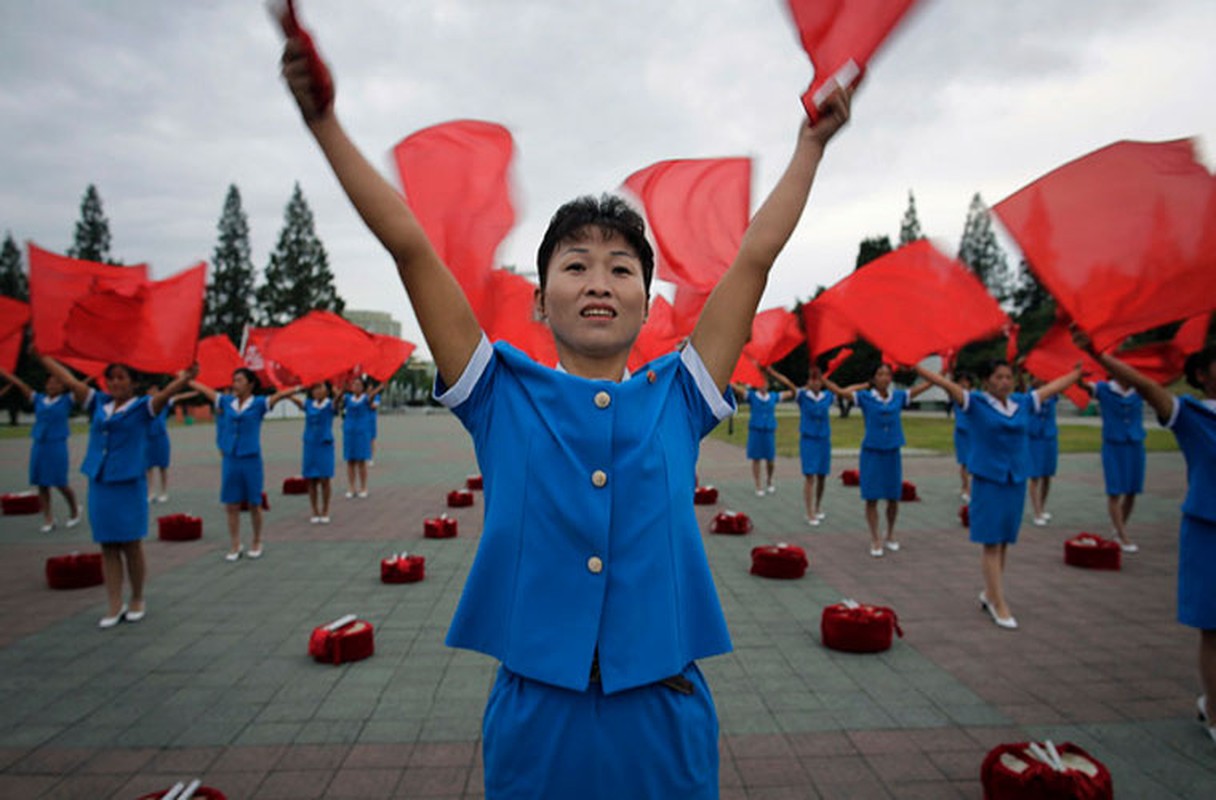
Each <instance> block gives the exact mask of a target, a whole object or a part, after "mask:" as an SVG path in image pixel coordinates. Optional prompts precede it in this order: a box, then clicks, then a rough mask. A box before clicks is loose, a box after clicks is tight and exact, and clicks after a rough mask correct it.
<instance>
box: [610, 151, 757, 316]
mask: <svg viewBox="0 0 1216 800" xmlns="http://www.w3.org/2000/svg"><path fill="white" fill-rule="evenodd" d="M751 180H752V162H751V159H749V158H712V159H683V160H675V161H660V162H658V163H657V164H652V165H651V166H649V167H646V168H645V169H641V170H638V171H637V172H635V173H633V174H632V175H630V176H629V177H628V178H626V179H625V183H624V186H625V188H626V189H628V190H629V191H630V192H632V193H633V194H634V195H635V196H636V197H637V198H638V200H640V201H641V203H642V206H643V207H644V208H645V210H646V218H647V220H648V221H649V224H650V231H651V234H652V235H653V236H654V240H655V244H656V250H657V252H656V255H655V267H656V273H657V275H658V277H659V278H661V279H663V280H665V281H670V282H672V283H674V284H676V286H677V287H679V289H678V293H677V300H676V308H675V310H676V314H677V316H678V317H679V319H680V321H681V322H680V326H681V327H685V326H686V327H687V331H691V330H692V326H693V325H694V324H695V323H696V320H697V317H698V316H700V313H701V307H702V306H704V305H705V300H706V299H707V298H708V297H709V293H710V292H711V291H712V290H713V288H714V286H716V285H717V284H718V281H719V280H720V279H721V278H722V275H723V274H725V273H726V270H727V268H728V267H730V265H731V262H733V261H734V260H735V255H736V254H737V253H738V252H739V243H740V242H741V241H742V240H743V232H744V231H745V230H746V229H747V221H748V216H749V214H750V208H751ZM687 331H686V332H687Z"/></svg>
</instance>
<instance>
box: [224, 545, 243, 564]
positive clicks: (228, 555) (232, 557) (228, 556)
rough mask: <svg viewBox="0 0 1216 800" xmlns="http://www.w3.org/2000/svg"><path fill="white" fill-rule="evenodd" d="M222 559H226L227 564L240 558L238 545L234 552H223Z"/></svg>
mask: <svg viewBox="0 0 1216 800" xmlns="http://www.w3.org/2000/svg"><path fill="white" fill-rule="evenodd" d="M224 560H225V561H227V562H228V563H229V564H234V563H236V562H237V561H240V560H241V549H240V548H239V547H238V548H237V549H236V552H228V553H224Z"/></svg>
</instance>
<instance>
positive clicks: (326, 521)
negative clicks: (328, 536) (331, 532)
mask: <svg viewBox="0 0 1216 800" xmlns="http://www.w3.org/2000/svg"><path fill="white" fill-rule="evenodd" d="M317 519H319V520H320V521H321V524H322V525H328V524H329V517H317Z"/></svg>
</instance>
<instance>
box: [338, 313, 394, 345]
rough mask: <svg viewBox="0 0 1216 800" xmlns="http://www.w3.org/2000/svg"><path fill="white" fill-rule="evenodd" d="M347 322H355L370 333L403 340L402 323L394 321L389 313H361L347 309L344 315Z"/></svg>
mask: <svg viewBox="0 0 1216 800" xmlns="http://www.w3.org/2000/svg"><path fill="white" fill-rule="evenodd" d="M342 316H343V317H345V318H346V321H347V322H353V323H354V324H355V325H358V326H359V327H360V328H362V329H363V330H365V331H368V332H369V333H379V334H383V335H385V336H396V337H397V338H398V339H400V338H401V323H400V322H398V321H397V320H395V319H393V315H392V314H389V313H388V312H387V311H359V310H354V311H352V310H350V309H347V310H346V311H345V312H343V314H342Z"/></svg>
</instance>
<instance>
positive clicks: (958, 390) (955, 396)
mask: <svg viewBox="0 0 1216 800" xmlns="http://www.w3.org/2000/svg"><path fill="white" fill-rule="evenodd" d="M914 369H915V370H916V374H917V375H919V376H921V377H922V378H924V379H925V380H926V381H928V383H922V384H919V386H920V387H924V388H921V391H924V390H925V389H926V388H928V387H929V386H940V387H942V389H944V390H945V391H946V394H948V395H950V399H951V400H953V401H954V404H955V405H956V406H958V407H959V408H962V407H963V403H965V402H966V399H967V390H966V389H964V388H963V387H961V386H959V385H958V384H957V383H955V382H954V381H952V380H950V379H949V378H947V377H946V376H945V375H939V374H938V373H936V372H934V371H933V370H931V369H925V368H924V367H922V366H921V365H920V364H917V365H916V366H915V367H914ZM913 388H914V389H915V388H917V387H913ZM908 394H909V396H911V394H912V393H911V392H909V393H908ZM918 394H919V392H918Z"/></svg>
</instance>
